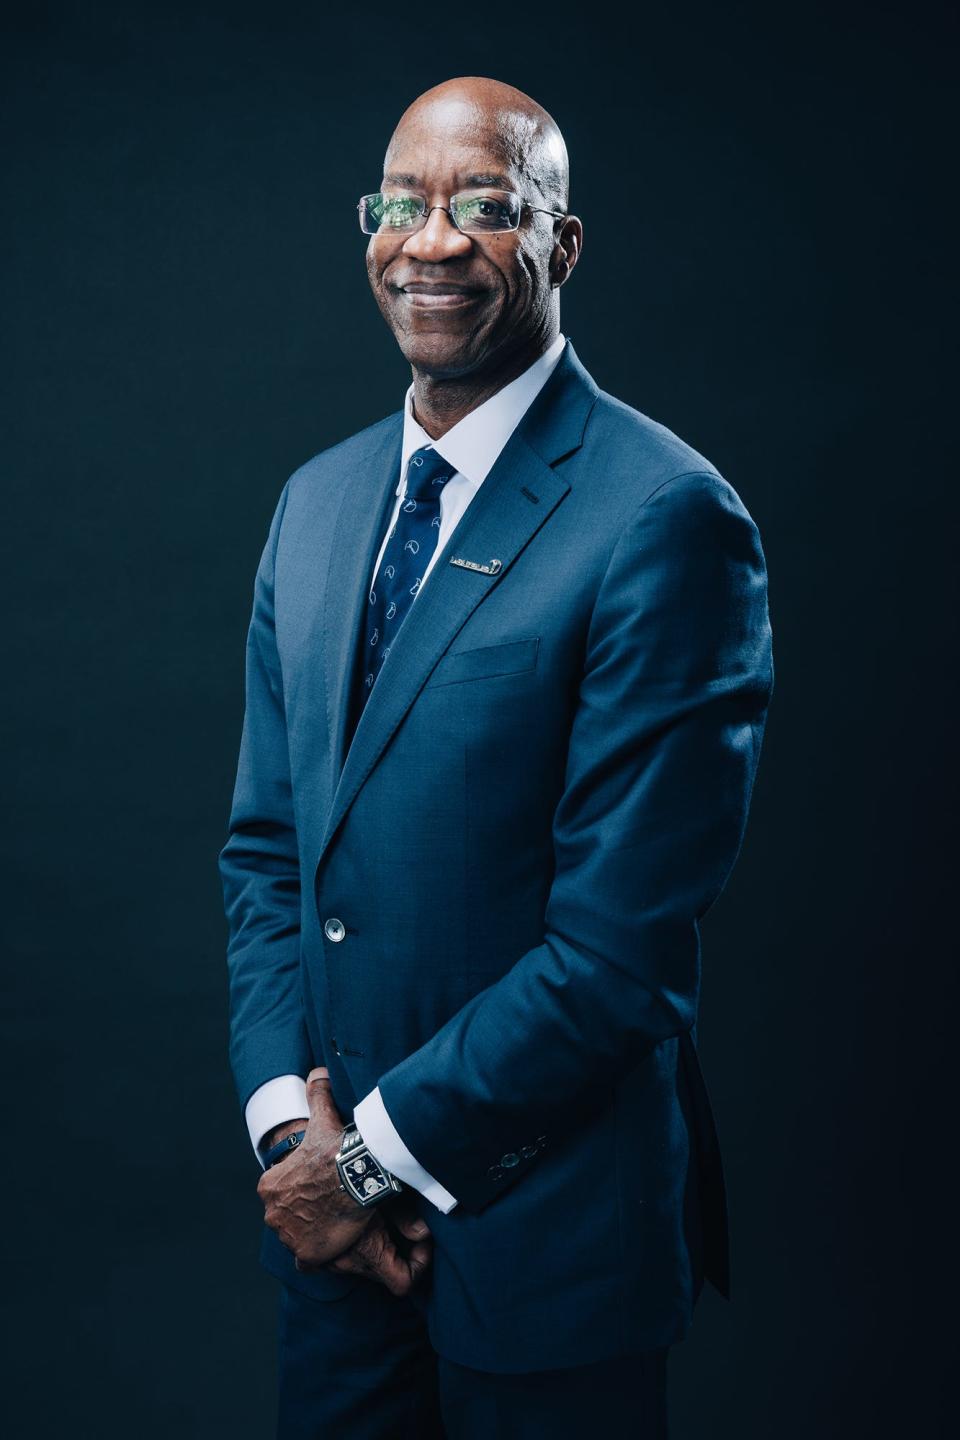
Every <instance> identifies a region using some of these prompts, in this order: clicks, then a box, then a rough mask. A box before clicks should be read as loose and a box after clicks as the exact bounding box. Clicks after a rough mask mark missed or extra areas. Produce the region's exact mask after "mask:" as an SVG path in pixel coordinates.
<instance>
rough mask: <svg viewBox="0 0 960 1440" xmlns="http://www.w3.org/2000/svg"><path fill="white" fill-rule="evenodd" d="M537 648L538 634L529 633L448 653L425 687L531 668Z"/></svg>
mask: <svg viewBox="0 0 960 1440" xmlns="http://www.w3.org/2000/svg"><path fill="white" fill-rule="evenodd" d="M539 648H540V636H539V635H530V636H528V637H527V638H526V639H524V640H508V641H506V642H505V643H504V644H502V645H482V646H480V647H479V648H478V649H473V650H455V651H453V652H448V653H447V654H446V655H444V656H443V657H442V658H441V659H440V660H439V661H438V663H437V665H436V666H435V667H434V670H433V674H432V675H431V676H430V679H429V680H428V681H427V684H426V686H425V687H424V688H425V689H429V688H430V686H433V685H451V684H453V683H454V682H455V681H458V680H483V679H485V678H486V677H487V676H489V675H513V674H516V672H517V671H519V670H532V669H533V668H534V667H535V665H536V663H537V652H538V650H539Z"/></svg>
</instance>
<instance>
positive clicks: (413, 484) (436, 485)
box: [407, 445, 453, 500]
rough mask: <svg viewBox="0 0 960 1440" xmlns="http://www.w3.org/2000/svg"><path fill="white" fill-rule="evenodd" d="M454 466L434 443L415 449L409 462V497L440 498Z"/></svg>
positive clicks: (421, 498) (417, 498)
mask: <svg viewBox="0 0 960 1440" xmlns="http://www.w3.org/2000/svg"><path fill="white" fill-rule="evenodd" d="M452 474H453V466H452V465H451V464H450V462H449V460H444V458H443V456H442V455H441V454H439V452H438V451H436V450H434V448H433V446H432V445H424V446H422V447H421V449H419V450H415V451H414V452H413V454H412V455H411V456H410V459H409V460H408V462H407V499H408V500H409V499H413V500H429V499H433V498H437V499H439V496H440V491H441V490H442V489H443V487H444V485H446V483H447V481H448V480H449V479H450V477H451V475H452Z"/></svg>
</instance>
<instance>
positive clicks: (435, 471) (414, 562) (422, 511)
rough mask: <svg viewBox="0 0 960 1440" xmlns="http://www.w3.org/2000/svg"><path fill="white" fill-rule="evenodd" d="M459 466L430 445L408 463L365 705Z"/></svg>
mask: <svg viewBox="0 0 960 1440" xmlns="http://www.w3.org/2000/svg"><path fill="white" fill-rule="evenodd" d="M452 475H453V466H452V465H451V464H450V463H449V461H447V460H444V458H443V456H442V455H440V454H438V453H437V451H436V450H434V448H433V446H432V445H424V446H423V447H422V449H420V450H416V451H414V453H413V454H412V455H411V456H410V459H409V462H408V464H407V490H406V494H405V496H404V498H403V500H402V502H401V505H400V510H399V512H398V514H397V520H396V524H395V525H394V527H393V529H392V530H391V531H390V535H389V538H388V540H387V544H386V548H385V550H384V552H383V558H382V560H381V561H380V568H379V570H378V571H377V574H376V576H375V577H374V581H373V589H372V590H371V591H370V596H369V604H368V606H367V614H366V617H365V618H366V627H367V633H366V641H365V649H364V667H363V681H362V687H361V688H362V691H363V705H366V703H367V700H368V698H369V696H370V692H371V690H372V689H373V686H374V683H375V682H376V678H377V676H378V675H379V674H380V669H381V666H382V665H383V662H384V661H385V660H386V658H387V655H388V654H389V651H390V646H391V645H392V644H393V641H394V640H395V639H396V635H397V631H398V630H399V629H400V626H401V625H402V623H403V621H404V618H405V617H406V614H407V612H408V610H409V609H410V606H411V605H412V604H413V601H414V597H415V596H416V594H417V591H418V590H419V589H420V586H421V584H422V582H423V576H424V572H425V571H426V568H427V566H428V565H429V563H430V559H431V557H432V555H433V553H434V551H435V550H436V548H437V540H438V538H439V535H440V492H441V490H442V489H443V487H444V485H446V483H447V481H448V480H449V479H450V478H451V476H452Z"/></svg>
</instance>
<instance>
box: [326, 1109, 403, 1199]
mask: <svg viewBox="0 0 960 1440" xmlns="http://www.w3.org/2000/svg"><path fill="white" fill-rule="evenodd" d="M336 1166H337V1173H338V1174H339V1176H340V1189H341V1190H345V1191H346V1192H347V1194H348V1195H351V1196H352V1197H353V1199H354V1200H356V1202H357V1204H358V1205H365V1206H366V1205H379V1203H380V1201H381V1200H386V1199H388V1197H389V1196H391V1195H399V1194H400V1192H401V1191H402V1190H403V1184H402V1182H401V1181H400V1180H398V1179H397V1177H396V1175H392V1174H391V1173H390V1171H389V1170H386V1169H384V1167H383V1166H382V1165H381V1164H380V1161H379V1160H377V1159H376V1157H375V1156H373V1155H371V1153H370V1151H369V1150H368V1149H367V1146H366V1142H365V1141H364V1138H363V1136H362V1135H361V1134H360V1131H359V1130H358V1129H357V1127H356V1125H355V1124H354V1123H353V1122H352V1121H351V1122H350V1124H349V1125H346V1126H344V1130H343V1134H342V1135H341V1136H340V1149H339V1151H338V1153H337V1156H336Z"/></svg>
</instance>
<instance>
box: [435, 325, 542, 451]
mask: <svg viewBox="0 0 960 1440" xmlns="http://www.w3.org/2000/svg"><path fill="white" fill-rule="evenodd" d="M559 333H560V331H559V328H558V329H555V330H554V332H553V334H552V335H546V336H543V335H537V336H535V337H533V338H532V339H531V340H530V341H528V343H527V344H526V345H525V346H523V347H521V348H520V349H519V350H515V351H512V352H511V353H510V355H509V356H508V357H501V356H499V355H498V356H497V357H496V360H495V368H494V369H493V370H491V371H487V370H475V371H473V372H471V374H469V375H455V376H452V377H450V378H445V377H443V376H438V375H429V374H427V373H426V372H425V371H423V370H417V369H416V367H414V368H413V417H414V419H415V420H416V421H417V423H418V424H419V425H421V426H422V427H423V429H424V430H426V432H427V434H428V435H429V436H430V439H431V440H439V439H440V437H441V436H442V435H445V434H446V433H447V431H448V430H452V429H453V427H454V425H456V424H457V423H458V421H460V420H462V419H463V417H464V416H465V415H469V414H470V411H471V410H476V408H477V406H478V405H482V404H483V403H484V401H486V400H489V399H490V397H491V396H492V395H496V393H497V391H498V390H502V389H503V387H504V386H505V385H509V384H510V382H511V380H516V378H517V376H518V375H522V374H523V372H524V370H527V369H528V368H529V367H530V366H531V365H532V364H533V362H534V361H535V360H537V359H539V357H540V356H541V355H542V354H543V353H544V351H545V350H548V349H549V348H550V346H551V345H552V344H553V342H554V340H555V339H556V338H557V335H558V334H559Z"/></svg>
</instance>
